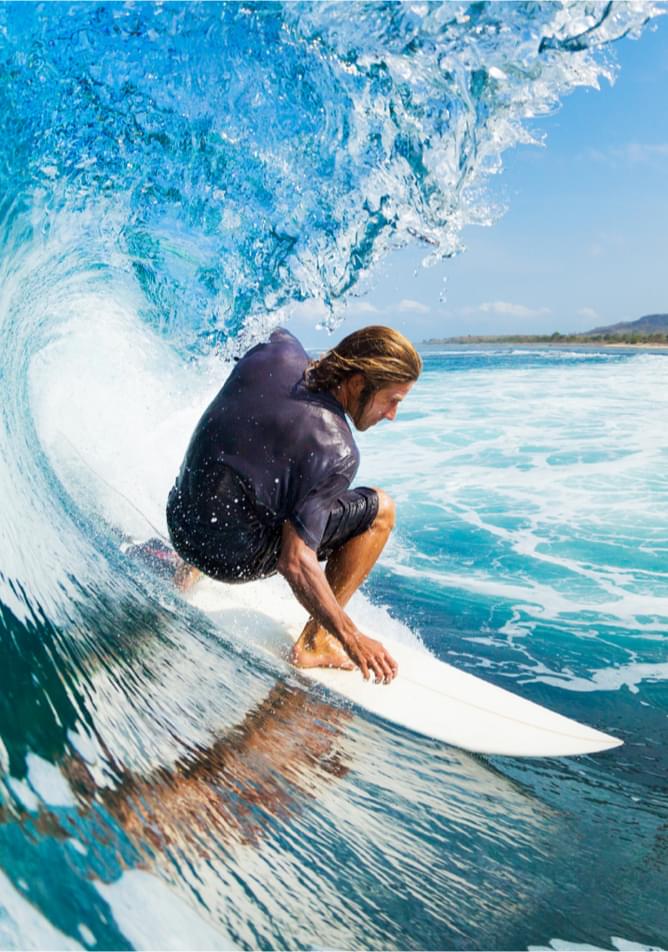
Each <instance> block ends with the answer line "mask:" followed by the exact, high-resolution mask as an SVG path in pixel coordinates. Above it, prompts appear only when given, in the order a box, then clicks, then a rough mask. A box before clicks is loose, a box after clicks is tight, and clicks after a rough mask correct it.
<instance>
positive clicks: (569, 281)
mask: <svg viewBox="0 0 668 952" xmlns="http://www.w3.org/2000/svg"><path fill="white" fill-rule="evenodd" d="M615 49H616V55H617V60H618V63H619V66H620V70H619V73H618V76H617V80H616V82H615V83H614V85H612V86H611V85H610V84H609V83H608V82H607V81H605V80H604V81H603V83H602V86H601V89H600V90H596V89H578V90H576V91H575V92H574V93H572V94H571V95H570V96H568V97H566V98H565V99H564V101H563V105H562V108H561V109H560V110H559V111H558V112H557V113H556V114H555V115H553V116H549V117H545V118H542V119H534V120H532V122H531V127H532V128H533V129H536V130H542V131H544V132H545V133H546V144H545V147H535V146H521V147H518V148H517V149H514V150H512V151H510V152H507V153H506V154H505V156H504V171H503V172H502V173H501V175H499V176H497V177H496V178H495V179H494V180H492V182H491V188H492V194H493V196H495V197H497V198H500V199H501V200H502V201H505V202H506V204H507V206H508V211H507V212H506V214H505V215H504V217H503V218H502V219H501V220H500V221H498V222H497V223H496V224H495V225H494V226H493V227H492V228H480V227H470V228H468V229H466V230H465V232H464V243H465V245H466V248H467V250H466V252H465V253H464V254H462V255H460V256H458V257H457V258H455V259H453V260H451V261H447V262H442V263H439V264H438V265H437V266H436V267H434V268H429V269H425V268H422V267H421V266H420V262H421V259H422V258H423V256H424V250H423V249H422V248H406V249H403V250H402V251H400V252H397V253H395V254H394V255H392V256H390V257H389V258H388V259H387V260H386V261H385V262H384V263H383V264H381V266H380V269H379V271H378V272H377V276H376V279H375V281H374V284H373V287H372V289H371V290H370V291H369V293H368V294H366V295H365V296H364V297H363V298H362V299H359V300H357V301H353V302H352V303H351V306H350V307H349V310H348V314H347V316H346V320H345V323H344V324H343V326H342V328H341V331H345V332H348V331H350V330H352V329H354V328H355V327H360V326H362V325H363V324H369V323H388V324H392V325H393V326H395V327H398V328H399V329H401V330H403V331H404V333H407V334H408V335H409V336H410V337H411V338H412V339H413V340H417V341H419V340H422V339H425V338H429V337H440V336H449V335H456V334H468V333H470V334H495V333H499V334H505V333H513V332H519V333H531V334H549V333H552V332H553V331H556V330H558V331H560V332H561V333H566V332H569V331H584V330H588V329H590V328H592V327H595V326H597V325H604V324H611V323H614V322H616V321H622V320H635V319H636V318H638V317H641V316H642V315H643V314H648V313H656V312H668V282H667V281H666V272H667V271H668V263H667V261H666V258H667V252H668V108H667V107H666V101H667V98H668V16H666V17H659V18H657V19H656V20H655V21H654V24H653V26H650V27H648V28H646V29H645V31H644V32H643V34H642V36H641V37H640V39H639V40H630V39H625V40H621V41H619V42H618V43H617V44H615ZM444 278H445V279H446V283H445V285H444ZM444 287H445V288H446V289H447V290H446V300H445V302H443V301H441V300H440V295H441V292H442V290H443V288H444ZM291 327H292V328H293V329H294V330H295V332H296V333H298V334H300V335H301V337H302V339H303V340H304V343H305V344H307V345H309V346H313V347H322V346H329V343H330V341H331V338H328V337H327V336H326V335H324V334H323V333H322V332H318V331H316V330H314V321H313V319H312V318H311V319H310V320H309V319H308V318H306V317H304V318H301V317H300V318H299V319H295V320H294V321H293V322H292V323H291Z"/></svg>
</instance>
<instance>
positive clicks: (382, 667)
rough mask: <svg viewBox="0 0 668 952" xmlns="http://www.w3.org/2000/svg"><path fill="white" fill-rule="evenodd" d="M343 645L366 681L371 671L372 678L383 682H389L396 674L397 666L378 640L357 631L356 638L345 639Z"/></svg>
mask: <svg viewBox="0 0 668 952" xmlns="http://www.w3.org/2000/svg"><path fill="white" fill-rule="evenodd" d="M343 647H344V648H345V650H346V653H347V654H348V656H349V657H350V659H351V661H354V662H355V664H356V665H357V667H358V668H359V669H360V671H361V672H362V675H363V677H364V679H365V680H366V681H368V680H369V678H370V677H371V674H372V673H373V675H374V680H376V681H382V682H384V683H385V684H389V683H390V681H392V679H393V678H395V677H396V676H397V672H398V670H399V666H398V664H397V662H396V661H395V660H394V658H393V657H392V655H391V654H390V653H389V651H387V650H386V649H385V648H384V647H383V645H382V644H381V643H380V641H376V640H375V639H374V638H369V637H368V636H367V635H363V634H362V633H361V632H359V633H358V634H357V637H356V638H354V639H353V638H351V639H350V640H349V641H346V643H345V644H344V646H343Z"/></svg>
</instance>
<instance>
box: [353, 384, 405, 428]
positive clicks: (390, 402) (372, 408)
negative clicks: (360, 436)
mask: <svg viewBox="0 0 668 952" xmlns="http://www.w3.org/2000/svg"><path fill="white" fill-rule="evenodd" d="M412 386H413V382H412V381H411V382H410V383H391V384H389V385H388V386H387V387H381V388H380V390H376V391H375V392H374V393H372V394H371V397H370V398H369V399H368V400H367V402H366V404H364V406H361V407H358V408H356V410H355V413H354V415H353V422H354V423H355V428H356V429H358V430H368V429H369V427H372V426H375V425H376V423H380V421H381V420H394V418H395V416H396V415H397V410H398V408H399V404H400V403H401V401H402V400H403V399H404V397H405V396H406V394H407V393H408V392H409V390H410V389H411V387H412ZM359 399H361V394H360V398H359Z"/></svg>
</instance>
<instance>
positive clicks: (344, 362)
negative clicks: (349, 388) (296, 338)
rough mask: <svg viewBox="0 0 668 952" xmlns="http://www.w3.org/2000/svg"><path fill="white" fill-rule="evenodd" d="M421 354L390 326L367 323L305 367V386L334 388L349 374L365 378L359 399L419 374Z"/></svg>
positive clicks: (316, 388) (311, 388)
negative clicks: (357, 374)
mask: <svg viewBox="0 0 668 952" xmlns="http://www.w3.org/2000/svg"><path fill="white" fill-rule="evenodd" d="M421 370H422V358H421V357H420V355H419V354H418V352H417V351H416V349H415V347H413V345H412V344H411V342H410V341H409V340H408V338H407V337H404V335H403V334H400V333H399V331H395V330H394V328H392V327H383V325H382V324H371V325H370V326H369V327H362V328H361V329H360V330H359V331H353V333H352V334H348V336H347V337H344V338H343V340H342V341H340V342H339V343H338V344H337V345H336V347H332V349H331V350H328V351H327V353H326V354H323V356H322V357H321V358H320V359H319V360H313V361H311V363H310V364H309V365H308V367H307V368H306V371H305V373H304V380H305V383H306V386H307V387H308V389H309V390H334V389H335V388H336V387H338V386H339V385H340V384H342V383H343V382H344V381H345V380H347V379H348V377H351V376H352V375H353V374H356V373H361V374H363V375H364V378H365V386H364V390H363V392H362V403H365V402H366V401H367V400H368V399H369V397H370V396H371V394H373V393H374V392H375V391H376V390H380V388H381V387H387V386H388V385H390V384H393V383H413V382H414V381H415V380H417V378H418V377H419V376H420V371H421Z"/></svg>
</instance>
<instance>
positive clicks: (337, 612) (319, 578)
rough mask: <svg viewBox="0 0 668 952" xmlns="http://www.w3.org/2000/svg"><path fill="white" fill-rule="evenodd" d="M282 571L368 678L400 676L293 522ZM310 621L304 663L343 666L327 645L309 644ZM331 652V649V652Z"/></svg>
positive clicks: (287, 526) (286, 530) (301, 644)
mask: <svg viewBox="0 0 668 952" xmlns="http://www.w3.org/2000/svg"><path fill="white" fill-rule="evenodd" d="M278 571H279V572H280V573H281V575H282V576H283V577H284V578H285V579H286V580H287V582H288V583H289V585H290V588H291V589H292V591H293V592H294V594H295V596H296V597H297V600H298V601H299V603H300V604H301V605H303V606H304V608H305V609H306V610H307V611H308V612H309V614H310V615H311V618H312V619H313V620H314V622H315V623H316V624H317V625H318V626H320V628H321V629H322V630H323V632H329V633H330V634H331V636H333V637H334V638H336V640H337V641H338V642H340V644H341V645H342V646H343V649H344V651H345V652H346V654H347V655H348V657H349V658H350V660H351V661H352V662H353V663H354V664H356V665H357V666H358V667H359V669H360V670H361V672H362V675H363V676H364V678H365V679H366V680H369V678H370V677H371V676H372V675H373V678H374V680H375V681H377V682H381V683H385V684H389V682H390V681H391V680H392V679H393V678H394V677H395V676H396V674H397V671H398V665H397V663H396V661H395V660H394V658H392V657H391V655H390V654H389V653H388V652H387V651H386V650H385V648H384V647H383V646H382V644H381V643H380V642H379V641H375V640H374V639H373V638H369V637H367V635H363V634H362V633H361V632H360V631H359V630H358V629H357V627H356V626H355V624H354V623H353V621H352V619H351V618H350V617H349V616H348V615H347V614H346V613H345V612H344V610H343V609H342V608H341V606H340V605H339V603H338V602H337V600H336V596H335V594H334V592H333V591H332V588H331V586H330V584H329V581H328V580H327V577H326V575H325V573H324V572H323V570H322V569H321V567H320V565H319V563H318V558H317V556H316V553H315V552H314V551H313V549H311V548H309V547H308V546H307V545H306V543H305V542H303V541H302V539H301V538H300V537H299V535H298V533H297V532H296V530H295V528H294V526H293V525H292V524H291V523H290V522H287V521H286V522H285V523H284V525H283V537H282V546H281V555H280V558H279V561H278ZM310 625H311V623H310V622H309V623H308V624H307V626H306V628H305V629H304V631H303V632H302V634H301V636H300V638H299V640H298V642H297V644H296V646H295V650H300V649H301V651H302V653H303V655H304V657H302V661H301V663H300V665H299V666H300V667H311V666H313V667H342V665H341V664H340V663H339V664H337V662H336V658H331V659H330V658H328V652H327V646H326V645H324V646H320V650H317V649H316V650H314V649H313V647H312V646H309V645H308V638H307V636H309V637H312V634H313V633H309V626H310ZM311 652H312V654H313V655H315V656H316V657H317V661H316V662H313V661H311V663H307V661H306V657H305V656H306V655H308V654H309V653H311ZM330 653H331V652H330Z"/></svg>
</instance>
